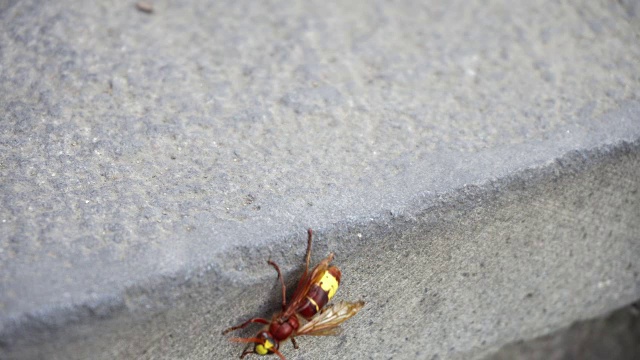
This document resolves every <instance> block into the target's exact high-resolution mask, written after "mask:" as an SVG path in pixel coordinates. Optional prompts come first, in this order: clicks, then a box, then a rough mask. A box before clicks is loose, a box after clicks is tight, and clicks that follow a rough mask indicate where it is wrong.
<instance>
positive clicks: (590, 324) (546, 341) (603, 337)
mask: <svg viewBox="0 0 640 360" xmlns="http://www.w3.org/2000/svg"><path fill="white" fill-rule="evenodd" d="M639 354H640V301H638V302H636V303H633V304H631V305H629V306H625V307H623V308H621V309H618V310H616V311H614V312H612V313H610V314H607V315H605V316H602V317H599V318H596V319H589V320H585V321H578V322H576V323H575V324H572V325H571V326H570V327H568V328H565V329H561V330H559V331H557V332H554V333H552V334H549V335H546V336H542V337H540V338H536V339H532V340H527V341H518V342H516V343H513V344H509V345H507V346H505V347H503V348H502V349H500V351H498V352H496V353H495V354H492V355H490V356H487V358H486V359H485V360H511V359H523V360H538V359H540V360H547V359H554V360H564V359H567V360H568V359H585V360H600V359H609V360H627V359H628V360H634V359H637V358H638V355H639Z"/></svg>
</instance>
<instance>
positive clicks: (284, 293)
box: [267, 260, 287, 311]
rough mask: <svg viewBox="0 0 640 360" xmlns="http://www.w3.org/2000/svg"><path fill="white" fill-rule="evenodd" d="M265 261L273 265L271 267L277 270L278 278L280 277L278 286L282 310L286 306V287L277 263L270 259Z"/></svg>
mask: <svg viewBox="0 0 640 360" xmlns="http://www.w3.org/2000/svg"><path fill="white" fill-rule="evenodd" d="M267 263H268V264H269V265H271V266H273V268H274V269H276V271H277V272H278V279H280V286H281V287H282V311H284V310H285V309H286V308H287V287H286V286H285V285H284V278H283V277H282V273H281V272H280V268H279V267H278V264H276V263H274V262H273V261H271V260H268V261H267Z"/></svg>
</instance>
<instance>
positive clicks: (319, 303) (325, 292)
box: [298, 266, 341, 320]
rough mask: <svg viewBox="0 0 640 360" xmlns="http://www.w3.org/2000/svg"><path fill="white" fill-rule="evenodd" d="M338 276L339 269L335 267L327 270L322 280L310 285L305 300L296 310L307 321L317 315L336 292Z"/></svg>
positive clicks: (339, 274)
mask: <svg viewBox="0 0 640 360" xmlns="http://www.w3.org/2000/svg"><path fill="white" fill-rule="evenodd" d="M340 276H341V273H340V269H338V268H337V267H335V266H332V267H330V268H328V269H327V270H326V271H325V272H324V274H323V275H322V279H320V281H319V282H317V283H315V284H312V285H311V288H310V289H309V292H308V293H307V296H306V299H305V300H304V302H303V303H302V305H301V306H300V307H299V308H298V313H299V314H300V315H302V316H303V317H304V318H305V319H307V320H308V319H311V318H312V317H313V316H314V315H315V314H317V313H318V311H320V309H322V308H323V307H324V306H325V305H326V304H327V303H328V302H329V300H331V298H332V297H333V296H334V295H335V294H336V291H338V286H339V285H340Z"/></svg>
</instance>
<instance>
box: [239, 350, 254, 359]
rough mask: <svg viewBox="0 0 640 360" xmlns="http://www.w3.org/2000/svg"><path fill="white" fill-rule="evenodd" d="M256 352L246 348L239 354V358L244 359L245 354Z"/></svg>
mask: <svg viewBox="0 0 640 360" xmlns="http://www.w3.org/2000/svg"><path fill="white" fill-rule="evenodd" d="M255 353H256V352H255V351H253V350H251V349H247V350H245V351H243V352H242V355H240V359H244V357H245V356H247V355H249V354H255Z"/></svg>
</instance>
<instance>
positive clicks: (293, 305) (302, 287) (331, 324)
mask: <svg viewBox="0 0 640 360" xmlns="http://www.w3.org/2000/svg"><path fill="white" fill-rule="evenodd" d="M308 234H309V237H308V240H307V253H306V255H305V268H304V272H303V273H302V277H301V278H300V280H299V281H298V287H297V288H296V291H295V293H294V294H293V297H292V298H291V301H290V302H289V303H288V304H287V289H286V287H285V285H284V279H283V278H282V274H281V273H280V268H279V267H278V265H277V264H276V263H274V262H273V261H271V260H269V261H267V263H268V264H269V265H271V266H273V267H274V268H275V269H276V271H277V272H278V279H280V285H281V286H282V311H281V312H279V313H278V314H276V315H274V316H273V317H272V318H271V320H267V319H263V318H253V319H249V320H247V321H245V322H244V323H242V324H240V325H238V326H234V327H231V328H229V329H227V330H225V331H223V332H222V333H223V334H226V333H229V332H231V331H233V330H238V329H242V328H244V327H246V326H248V325H249V324H252V323H259V324H265V325H267V326H266V327H265V328H264V329H263V330H262V331H260V332H259V333H258V335H256V337H252V338H232V339H231V341H233V342H239V343H255V346H254V348H253V349H246V350H245V351H244V352H243V353H242V355H240V358H241V359H242V358H244V357H245V356H246V355H248V354H259V355H267V354H276V355H278V356H279V357H280V359H282V360H285V358H284V355H282V353H281V352H280V351H279V350H278V348H279V347H280V344H281V343H282V342H283V341H285V340H288V339H291V342H292V343H293V346H294V348H296V349H297V348H298V345H297V344H296V341H295V337H296V336H303V335H337V334H339V333H340V331H341V329H340V328H339V327H338V326H339V325H340V324H342V323H343V322H344V321H346V320H347V319H349V318H350V317H352V316H353V315H355V314H356V313H357V312H358V311H360V309H362V307H363V306H364V301H358V302H353V303H352V302H339V303H337V304H333V305H330V306H329V307H327V308H326V309H323V307H324V306H325V305H326V304H327V302H329V300H331V298H332V297H333V295H335V293H336V291H337V290H338V286H339V285H340V277H341V273H340V270H339V269H338V268H337V267H335V266H329V263H331V261H332V260H333V253H330V254H329V255H328V256H327V257H326V258H324V259H323V260H322V261H320V263H319V264H318V265H316V267H314V268H313V270H312V271H311V273H309V261H310V259H311V239H312V237H313V233H312V231H311V229H309V230H308Z"/></svg>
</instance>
